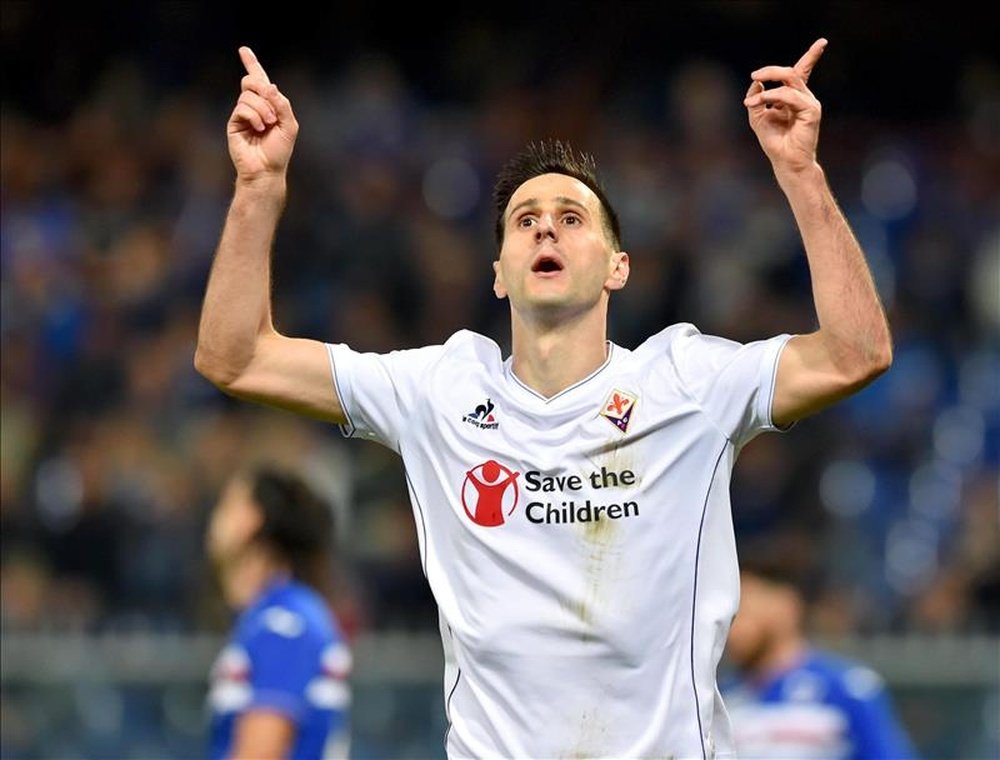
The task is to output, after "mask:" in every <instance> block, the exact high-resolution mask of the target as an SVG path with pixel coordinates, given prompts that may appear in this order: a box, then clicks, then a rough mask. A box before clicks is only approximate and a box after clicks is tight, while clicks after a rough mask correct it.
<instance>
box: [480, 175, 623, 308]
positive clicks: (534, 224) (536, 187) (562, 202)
mask: <svg viewBox="0 0 1000 760" xmlns="http://www.w3.org/2000/svg"><path fill="white" fill-rule="evenodd" d="M493 269H494V271H495V272H496V281H495V284H494V287H493V289H494V292H495V293H496V294H497V297H498V298H504V297H509V298H510V301H511V308H512V309H514V310H515V311H526V312H540V313H549V314H556V315H560V314H565V315H571V314H572V313H574V312H579V311H584V310H586V309H587V308H590V307H592V306H593V305H594V304H596V303H598V302H599V301H600V300H601V299H602V298H606V297H607V296H606V291H610V290H618V289H619V288H621V287H622V286H623V285H624V284H625V279H626V278H627V277H628V254H626V253H622V252H619V251H614V250H613V249H612V246H611V243H610V242H609V240H608V236H607V235H606V234H605V231H604V226H603V215H602V213H601V203H600V200H599V199H598V197H597V196H596V195H595V194H594V192H593V191H592V190H591V189H590V188H589V187H587V186H586V185H585V184H584V183H583V182H580V181H579V180H578V179H574V178H573V177H569V176H566V175H564V174H542V175H540V176H538V177H533V178H532V179H530V180H528V181H527V182H525V183H524V184H522V185H521V186H520V187H519V188H518V189H517V190H516V191H515V192H514V194H513V195H512V196H511V199H510V201H509V202H508V204H507V210H506V212H505V214H504V240H503V248H502V249H501V251H500V259H499V261H496V262H494V264H493Z"/></svg>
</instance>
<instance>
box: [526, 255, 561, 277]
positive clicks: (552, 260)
mask: <svg viewBox="0 0 1000 760" xmlns="http://www.w3.org/2000/svg"><path fill="white" fill-rule="evenodd" d="M562 270H563V265H562V262H561V261H559V259H557V258H556V257H555V256H546V255H544V254H543V255H541V256H539V257H538V258H537V259H535V263H534V264H533V265H532V267H531V271H532V272H541V273H550V272H561V271H562Z"/></svg>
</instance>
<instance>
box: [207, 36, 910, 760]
mask: <svg viewBox="0 0 1000 760" xmlns="http://www.w3.org/2000/svg"><path fill="white" fill-rule="evenodd" d="M825 45H826V41H825V40H818V41H817V42H816V43H814V44H813V45H812V46H811V47H810V48H809V50H808V51H807V52H806V53H805V54H804V55H803V56H802V58H801V59H800V60H799V61H798V62H797V63H796V64H795V65H794V66H766V67H764V68H761V69H759V70H757V71H755V72H753V74H752V75H751V78H752V83H751V85H750V88H749V90H748V92H747V94H746V99H745V101H744V102H745V105H746V108H747V113H748V116H749V120H750V124H751V127H752V128H753V130H754V132H755V133H756V135H757V137H758V139H759V142H760V144H761V146H762V148H763V150H764V152H765V154H766V155H767V157H768V158H769V159H770V161H771V165H772V167H773V170H774V173H775V177H776V179H777V181H778V183H779V185H780V187H781V188H782V190H783V191H784V192H785V195H786V196H787V198H788V201H789V203H790V205H791V209H792V213H793V214H794V216H795V219H796V221H797V223H798V226H799V230H800V232H801V235H802V238H803V241H804V244H805V249H806V253H807V256H808V260H809V266H810V270H811V275H812V286H813V295H814V301H815V305H816V314H817V317H818V321H819V327H818V329H817V330H816V331H815V332H813V333H810V334H808V335H796V336H791V335H787V334H783V335H778V336H774V337H771V338H769V339H766V340H761V341H758V342H753V343H748V344H745V345H743V344H738V343H735V342H733V341H730V340H727V339H725V338H721V337H713V336H708V335H703V334H702V333H701V332H699V331H698V330H697V329H696V328H695V327H694V326H693V325H691V324H687V323H682V324H676V325H672V326H669V327H667V328H665V329H663V330H662V331H660V332H658V333H656V334H655V335H653V336H651V337H650V338H649V339H648V340H646V341H645V342H644V343H643V344H642V345H640V346H638V347H637V348H635V349H634V350H628V349H625V348H623V347H621V346H617V345H615V344H613V343H612V342H610V341H608V339H607V314H608V303H609V299H610V297H611V295H612V293H614V292H616V291H618V290H620V289H621V288H623V287H625V284H626V281H627V280H628V277H629V274H630V267H629V257H628V254H627V253H626V252H625V251H623V250H622V245H621V235H620V230H619V225H618V220H617V216H616V214H615V211H614V209H613V207H612V205H611V203H610V201H609V199H608V198H607V197H606V195H605V193H604V191H603V190H602V189H601V185H600V184H599V183H598V180H597V177H596V169H595V166H594V163H593V161H592V160H591V159H590V158H589V157H587V156H585V155H584V156H581V155H579V154H578V153H577V152H575V151H574V150H572V149H571V148H569V147H568V146H567V145H565V144H563V143H559V142H556V141H551V142H543V143H541V144H538V145H533V146H529V148H528V149H526V150H525V151H524V152H523V153H521V154H519V155H517V156H515V157H514V158H513V159H512V160H511V161H510V162H509V163H508V164H507V165H506V166H505V167H504V169H503V170H502V171H501V173H500V176H499V178H498V181H497V183H496V186H495V188H494V198H495V201H496V212H497V217H496V237H497V245H498V256H497V260H496V262H495V263H494V269H495V285H494V291H495V293H496V295H497V297H498V298H506V299H507V300H508V301H509V304H510V315H511V337H512V344H511V345H512V352H511V355H510V356H507V357H504V356H502V355H501V351H500V348H499V347H498V346H497V344H496V343H495V342H493V341H492V340H490V339H488V338H486V337H484V336H482V335H478V334H475V333H473V332H470V331H468V330H459V331H458V332H456V333H455V334H454V335H452V336H451V337H450V338H449V339H448V340H447V341H446V342H444V343H443V344H442V345H436V346H425V347H421V348H414V349H409V350H401V351H394V352H390V353H388V354H368V353H365V354H363V353H358V352H355V351H353V350H351V349H350V348H349V347H348V346H346V345H343V344H325V343H323V342H319V341H314V340H308V339H302V338H293V337H286V336H284V335H282V334H280V333H279V332H277V331H276V330H275V328H274V326H273V322H272V318H271V306H270V290H269V287H270V286H269V271H270V270H269V267H270V249H271V243H272V239H273V237H274V234H275V229H276V226H277V223H278V219H279V216H280V214H281V211H282V207H283V204H284V202H285V193H286V171H287V167H288V163H289V160H290V157H291V153H292V147H293V145H294V142H295V137H296V133H297V130H298V124H297V122H296V120H295V116H294V114H293V111H292V108H291V105H290V103H289V101H288V98H287V97H286V96H285V95H284V94H283V93H282V92H281V91H280V90H278V88H277V86H276V85H275V84H273V83H272V82H271V81H270V80H269V79H268V77H267V74H266V73H265V71H264V69H263V67H262V66H261V64H260V63H259V61H258V60H257V58H256V57H255V56H254V54H253V53H252V52H251V51H250V50H249V49H248V48H245V47H244V48H240V56H241V57H242V61H243V64H244V66H245V68H246V72H247V73H246V76H244V77H243V80H242V88H241V93H240V96H239V99H238V101H237V104H236V106H235V108H234V110H233V112H232V115H231V117H230V119H229V123H228V130H229V132H228V133H229V150H230V156H231V158H232V160H233V163H234V164H235V167H236V175H237V178H236V187H235V192H234V197H233V201H232V205H231V207H230V210H229V214H228V217H227V219H226V224H225V228H224V230H223V233H222V237H221V240H220V242H219V247H218V251H217V253H216V258H215V262H214V264H213V268H212V272H211V275H210V277H209V282H208V286H207V290H206V295H205V301H204V305H203V311H202V319H201V325H200V328H199V337H198V347H197V352H196V356H195V364H196V366H197V368H198V369H199V371H200V372H202V373H203V374H204V375H205V376H206V377H207V378H209V379H210V380H211V381H212V382H213V383H215V384H216V385H217V386H218V387H219V388H221V389H222V390H224V391H225V392H227V393H229V394H232V395H234V396H237V397H240V398H244V399H249V400H253V401H257V402H262V403H266V404H271V405H274V406H278V407H281V408H284V409H288V410H291V411H294V412H298V413H302V414H306V415H312V416H314V417H317V418H320V419H324V420H328V421H330V422H333V423H336V424H338V425H340V426H341V428H342V431H343V432H344V433H345V434H346V435H348V436H353V437H360V438H363V439H368V440H372V441H377V442H379V443H381V444H383V445H385V446H388V447H390V448H391V449H393V450H394V451H396V452H398V453H399V455H400V456H401V458H402V460H403V465H404V467H405V472H406V477H407V483H408V488H409V492H410V500H411V504H412V507H413V514H414V519H415V523H416V530H417V535H418V538H419V545H420V551H421V560H422V566H423V571H424V574H425V575H426V577H427V581H428V583H429V585H430V588H431V590H432V592H433V594H434V597H435V599H436V601H437V605H438V608H439V613H440V627H441V636H442V641H443V645H444V650H445V663H446V664H445V674H444V688H445V698H446V701H445V705H446V711H447V717H448V720H449V724H450V726H449V730H448V734H447V737H446V740H445V742H446V747H447V752H448V754H449V755H450V756H453V757H457V756H506V757H593V756H616V757H640V756H650V755H655V756H661V757H662V756H678V757H709V756H728V755H731V754H732V752H733V744H732V737H731V732H730V727H729V724H728V720H727V718H726V713H725V710H724V708H723V705H722V701H721V698H720V696H719V693H718V689H717V685H716V668H717V665H718V662H719V658H720V657H721V655H722V651H723V648H724V646H725V643H726V635H727V633H728V629H729V623H730V621H731V620H732V617H733V615H734V614H735V612H736V607H737V602H738V597H739V575H738V568H737V558H736V549H735V538H734V535H733V526H732V517H731V514H730V502H729V481H730V473H731V470H732V467H733V463H734V461H735V459H736V456H737V454H738V452H739V451H740V449H741V447H742V446H743V445H744V444H746V443H747V442H748V441H749V440H750V439H751V438H753V437H754V436H755V435H757V434H758V433H760V432H762V431H766V430H774V429H776V428H786V427H788V426H789V425H791V424H792V423H793V422H795V421H796V420H798V419H800V418H802V417H804V416H806V415H808V414H811V413H813V412H816V411H818V410H820V409H822V408H823V407H825V406H827V405H829V404H832V403H834V402H835V401H837V400H838V399H841V398H843V397H845V396H847V395H848V394H850V393H853V392H855V391H857V390H858V389H860V388H862V387H863V386H865V385H866V384H867V383H869V382H870V381H871V380H873V379H874V378H875V377H877V376H878V375H879V374H881V373H882V372H884V371H885V370H886V369H887V368H888V366H889V363H890V361H891V353H892V348H891V340H890V335H889V329H888V325H887V323H886V319H885V316H884V312H883V310H882V307H881V304H880V302H879V298H878V294H877V292H876V290H875V287H874V285H873V281H872V277H871V274H870V272H869V269H868V266H867V264H866V262H865V258H864V255H863V253H862V251H861V250H860V248H859V246H858V244H857V242H856V240H855V237H854V235H853V234H852V232H851V230H850V228H849V227H848V224H847V222H846V221H845V219H844V217H843V215H842V214H841V212H840V211H839V209H838V207H837V204H836V201H835V199H834V197H833V195H832V193H831V191H830V189H829V186H828V184H827V182H826V179H825V177H824V173H823V170H822V168H821V167H820V165H819V164H818V163H817V157H816V146H817V140H818V135H819V123H820V104H819V102H818V101H817V100H816V98H815V96H814V95H813V94H812V92H810V90H809V89H808V87H807V80H808V77H809V74H810V73H811V72H812V70H813V67H814V66H815V64H816V62H817V61H818V60H819V58H820V55H821V53H822V51H823V49H824V47H825ZM771 82H775V83H777V84H778V85H779V86H776V87H771V88H766V87H765V83H771ZM363 254H364V252H363V251H359V255H363ZM639 276H641V273H639Z"/></svg>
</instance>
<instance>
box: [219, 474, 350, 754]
mask: <svg viewBox="0 0 1000 760" xmlns="http://www.w3.org/2000/svg"><path fill="white" fill-rule="evenodd" d="M332 543H333V514H332V512H331V510H330V508H329V506H328V505H327V504H325V503H324V502H323V501H322V500H320V499H319V498H318V497H317V496H316V495H315V493H313V492H312V491H311V490H310V489H309V488H308V487H307V486H306V485H305V483H303V482H302V480H301V479H299V478H297V477H296V476H294V475H291V474H289V473H284V472H279V471H276V470H271V469H267V468H262V469H258V470H254V471H252V472H250V473H248V474H246V475H240V476H237V477H235V478H234V479H233V480H232V481H231V482H230V483H229V484H228V486H227V487H226V489H225V491H224V492H223V494H222V496H221V498H220V500H219V502H218V504H217V505H216V506H215V508H214V510H213V512H212V516H211V522H210V524H209V529H208V536H207V549H208V553H209V556H210V557H211V559H212V562H213V564H214V566H215V569H216V571H217V573H218V577H219V580H220V584H221V587H222V591H223V594H224V595H225V597H226V601H227V602H228V603H229V604H230V606H232V607H233V608H234V609H236V610H239V611H240V615H239V619H238V620H237V622H236V626H235V629H234V631H233V633H232V635H231V637H230V640H229V643H228V644H227V646H226V647H225V649H223V651H222V653H221V654H220V655H219V657H218V659H217V660H216V663H215V665H214V667H213V668H212V674H211V691H210V694H209V707H210V710H211V714H212V725H211V748H210V757H212V758H213V759H214V758H257V759H259V760H264V759H265V758H303V759H304V758H321V757H323V758H328V757H343V756H346V754H347V747H348V741H347V739H348V722H347V708H348V705H349V701H350V691H349V686H348V681H347V678H348V675H349V672H350V666H351V655H350V651H349V649H348V647H347V644H346V642H345V641H344V638H343V636H342V635H341V632H340V629H339V627H338V625H337V621H336V620H335V618H334V616H333V614H332V612H331V609H330V607H329V606H328V604H327V602H326V600H325V599H324V597H323V596H322V595H321V594H320V593H319V592H318V591H317V589H322V588H325V586H326V585H327V584H326V579H327V578H328V577H329V573H330V566H329V561H328V560H329V557H330V547H331V546H332Z"/></svg>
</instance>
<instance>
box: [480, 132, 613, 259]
mask: <svg viewBox="0 0 1000 760" xmlns="http://www.w3.org/2000/svg"><path fill="white" fill-rule="evenodd" d="M543 174H565V175H567V176H569V177H573V178H575V179H578V180H580V181H581V182H582V183H583V184H585V185H586V186H587V187H589V188H590V189H591V190H593V191H594V195H596V196H597V198H598V200H599V201H600V202H601V211H602V212H603V219H602V222H603V225H604V232H605V234H606V235H607V236H608V238H609V240H610V241H611V243H612V245H614V247H615V249H616V250H621V239H622V236H621V228H620V226H619V224H618V214H617V212H616V211H615V209H614V207H613V206H612V205H611V202H610V201H609V200H608V197H607V195H606V194H605V192H604V188H603V187H602V185H601V182H600V180H599V179H598V177H597V162H596V161H595V160H594V157H593V156H592V155H591V154H589V153H580V152H577V151H575V150H573V147H572V146H571V145H570V144H569V143H567V142H563V141H561V140H542V141H540V142H532V143H528V145H527V146H526V147H525V148H524V150H522V151H521V152H520V153H518V154H517V155H515V156H514V157H513V158H512V159H510V160H509V161H508V162H507V163H506V164H504V166H503V168H501V169H500V172H499V173H498V174H497V180H496V183H495V184H494V185H493V204H494V206H495V208H496V212H497V219H496V239H497V248H500V247H502V246H503V233H504V218H503V217H504V212H505V211H506V210H507V204H508V203H510V199H511V196H512V195H514V193H515V191H516V190H517V188H519V187H520V186H521V185H523V184H524V183H525V182H527V181H528V180H529V179H532V178H534V177H539V176H541V175H543Z"/></svg>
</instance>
